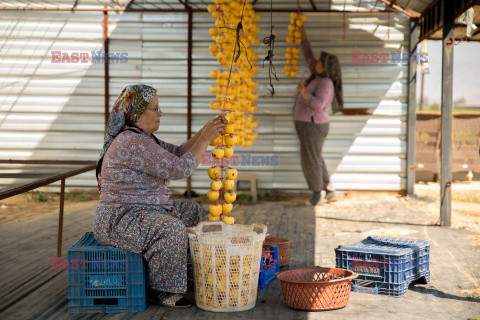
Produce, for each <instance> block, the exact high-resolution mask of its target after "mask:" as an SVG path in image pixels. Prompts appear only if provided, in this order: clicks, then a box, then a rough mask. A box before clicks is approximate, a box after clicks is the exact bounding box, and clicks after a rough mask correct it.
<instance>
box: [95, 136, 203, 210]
mask: <svg viewBox="0 0 480 320" xmlns="http://www.w3.org/2000/svg"><path fill="white" fill-rule="evenodd" d="M158 141H159V143H160V145H159V144H157V143H156V142H155V140H154V138H153V137H152V136H150V135H147V134H144V133H136V132H132V131H123V132H121V133H120V134H118V136H117V137H116V138H115V140H114V141H113V142H112V144H111V146H110V148H109V149H108V151H107V153H106V154H105V156H104V159H103V164H102V171H101V172H102V178H101V181H100V187H101V189H100V202H99V206H120V205H160V206H162V207H164V208H165V209H171V208H172V205H173V201H172V199H170V196H169V195H170V194H171V191H170V190H169V189H168V188H167V185H168V184H169V182H170V180H178V179H184V178H187V177H189V176H191V175H192V174H193V172H194V171H195V169H196V168H197V166H198V161H197V159H196V157H195V156H194V155H193V153H191V152H186V151H185V145H184V144H182V145H181V146H176V145H173V144H170V143H167V142H165V141H162V140H158Z"/></svg>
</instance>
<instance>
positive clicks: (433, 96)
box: [417, 40, 480, 105]
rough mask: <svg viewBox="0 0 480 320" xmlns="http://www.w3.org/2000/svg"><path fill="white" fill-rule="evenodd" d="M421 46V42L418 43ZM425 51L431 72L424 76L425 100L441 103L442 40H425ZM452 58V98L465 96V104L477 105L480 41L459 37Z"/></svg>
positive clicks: (479, 80) (418, 95) (418, 86)
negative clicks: (462, 39)
mask: <svg viewBox="0 0 480 320" xmlns="http://www.w3.org/2000/svg"><path fill="white" fill-rule="evenodd" d="M456 43H458V41H457V42H456ZM421 46H422V44H421V43H420V44H419V46H418V47H419V48H421ZM427 52H428V59H429V67H430V74H427V75H426V76H425V87H424V97H428V104H432V103H438V104H440V101H441V91H442V42H441V41H436V40H428V41H427ZM453 58H454V65H453V101H455V100H457V99H459V98H461V97H465V99H466V103H467V104H474V105H480V43H479V42H475V41H472V42H466V41H461V42H460V43H458V44H457V45H455V47H454V49H453ZM417 76H418V77H417V100H419V99H420V83H421V76H420V74H417Z"/></svg>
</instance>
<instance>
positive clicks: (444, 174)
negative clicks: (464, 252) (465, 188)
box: [440, 1, 455, 227]
mask: <svg viewBox="0 0 480 320" xmlns="http://www.w3.org/2000/svg"><path fill="white" fill-rule="evenodd" d="M443 5H444V7H443V8H444V10H443V13H444V14H443V43H442V45H443V47H442V129H441V132H442V134H441V135H442V137H441V149H440V155H441V169H440V225H442V226H446V227H449V226H451V225H452V217H451V210H452V206H451V205H452V204H451V201H452V190H451V185H452V107H453V99H452V92H453V46H454V44H455V39H454V33H453V31H454V22H455V21H454V15H453V12H454V9H455V8H454V2H453V1H443Z"/></svg>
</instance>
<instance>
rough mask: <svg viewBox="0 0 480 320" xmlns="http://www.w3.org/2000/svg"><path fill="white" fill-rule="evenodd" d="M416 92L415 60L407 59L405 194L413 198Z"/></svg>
mask: <svg viewBox="0 0 480 320" xmlns="http://www.w3.org/2000/svg"><path fill="white" fill-rule="evenodd" d="M417 42H418V23H416V22H412V25H411V29H410V43H409V52H410V56H411V57H415V58H416V55H414V54H415V53H416V52H417ZM416 90H417V59H412V58H410V59H408V111H407V194H408V195H409V196H413V194H414V192H415V190H414V187H415V132H416V121H417V111H416V109H417V108H416Z"/></svg>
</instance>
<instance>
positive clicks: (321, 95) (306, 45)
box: [293, 39, 334, 123]
mask: <svg viewBox="0 0 480 320" xmlns="http://www.w3.org/2000/svg"><path fill="white" fill-rule="evenodd" d="M302 50H303V54H304V56H305V60H306V62H307V63H308V62H309V61H310V64H309V67H310V71H312V72H313V71H315V65H316V64H317V61H318V59H317V58H315V56H314V54H313V51H312V47H311V45H310V42H309V41H308V39H305V40H304V41H303V42H302ZM305 91H306V92H307V93H308V94H309V98H308V100H304V99H303V97H302V96H301V95H297V99H296V101H295V106H294V112H293V117H294V119H295V120H296V121H303V122H314V123H326V122H328V121H329V120H330V118H329V117H328V108H329V107H330V105H331V104H332V100H333V95H334V87H333V81H332V80H331V79H330V78H329V77H316V78H315V79H313V80H312V81H311V82H310V83H309V84H308V85H307V86H306V87H305Z"/></svg>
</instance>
